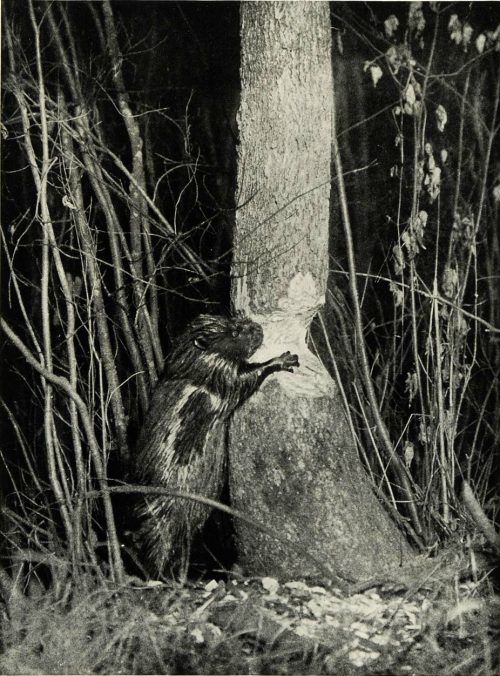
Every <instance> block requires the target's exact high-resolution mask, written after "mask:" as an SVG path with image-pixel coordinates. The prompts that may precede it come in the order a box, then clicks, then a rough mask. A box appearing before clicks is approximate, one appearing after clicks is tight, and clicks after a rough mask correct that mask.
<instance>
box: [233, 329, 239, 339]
mask: <svg viewBox="0 0 500 676" xmlns="http://www.w3.org/2000/svg"><path fill="white" fill-rule="evenodd" d="M238 334H239V331H238V330H237V329H234V331H233V332H232V334H231V335H232V336H233V338H237V337H238Z"/></svg>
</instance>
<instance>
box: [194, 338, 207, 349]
mask: <svg viewBox="0 0 500 676" xmlns="http://www.w3.org/2000/svg"><path fill="white" fill-rule="evenodd" d="M193 342H194V344H195V346H196V347H197V348H198V349H199V350H208V347H209V343H208V341H207V339H206V338H203V336H198V337H197V338H195V339H194V341H193Z"/></svg>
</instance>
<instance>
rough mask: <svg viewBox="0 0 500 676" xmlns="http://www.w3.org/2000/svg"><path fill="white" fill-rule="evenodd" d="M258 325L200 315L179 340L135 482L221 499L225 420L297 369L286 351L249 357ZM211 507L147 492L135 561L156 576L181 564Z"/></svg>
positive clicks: (257, 342)
mask: <svg viewBox="0 0 500 676" xmlns="http://www.w3.org/2000/svg"><path fill="white" fill-rule="evenodd" d="M263 336H264V334H263V330H262V327H261V326H260V324H257V323H256V322H254V321H252V320H251V319H249V318H248V317H246V316H244V315H243V314H241V313H238V314H234V315H232V316H230V317H223V316H214V315H206V314H203V315H200V316H199V317H197V318H196V319H195V320H194V321H192V322H191V323H190V324H189V326H188V327H187V329H186V331H185V332H184V333H183V334H182V335H181V336H180V338H179V339H178V340H177V342H176V344H175V346H174V349H173V351H172V353H171V354H170V356H169V357H168V359H167V361H166V363H165V369H164V373H163V375H162V377H161V379H160V381H159V383H158V385H157V387H156V389H155V391H154V393H153V396H152V399H151V403H150V407H149V410H148V412H147V414H146V418H145V421H144V424H143V426H142V428H141V431H140V434H139V438H138V443H137V447H136V453H135V458H134V469H133V474H134V480H135V482H137V483H140V484H142V485H146V486H161V487H165V488H169V489H171V490H173V491H182V492H186V493H196V494H198V495H201V496H204V497H207V498H211V499H214V500H218V499H219V497H220V494H221V492H222V488H223V486H224V481H225V470H226V444H225V429H226V423H227V421H228V420H229V418H230V416H231V415H232V414H233V413H234V411H235V410H236V409H237V408H238V406H240V405H241V404H242V403H243V402H244V401H246V400H247V399H248V398H249V397H251V396H252V394H253V393H254V392H256V391H257V389H258V388H259V387H260V386H261V385H262V383H263V382H264V380H265V379H266V378H267V377H268V376H269V375H271V374H272V373H275V372H277V371H290V372H292V373H293V367H295V366H299V360H298V357H297V355H294V354H291V353H290V352H285V353H283V354H282V355H280V356H279V357H275V358H274V359H270V360H269V361H266V362H264V363H250V362H249V361H248V359H249V358H250V357H251V356H252V355H253V354H254V352H255V351H256V350H257V349H258V348H259V347H260V346H261V345H262V341H263ZM211 511H212V509H211V508H210V507H208V506H206V505H203V504H201V503H199V502H195V501H192V500H187V499H184V498H180V497H175V496H165V495H152V494H151V495H147V496H144V497H141V498H140V499H139V500H138V501H137V504H136V506H135V509H134V512H135V517H136V519H137V520H138V524H139V525H138V529H137V531H136V534H135V538H134V539H136V540H137V541H138V542H139V547H140V559H141V561H142V563H143V564H144V565H145V567H146V570H147V571H148V573H149V574H150V575H152V576H154V577H159V576H161V575H164V574H166V573H167V572H171V571H175V569H177V570H178V569H179V568H180V566H181V564H184V565H186V562H187V561H188V559H189V551H190V547H191V542H192V540H193V537H194V536H195V535H196V534H197V533H198V532H199V531H200V530H201V528H202V526H203V525H204V523H205V521H206V520H207V518H208V516H209V514H210V512H211Z"/></svg>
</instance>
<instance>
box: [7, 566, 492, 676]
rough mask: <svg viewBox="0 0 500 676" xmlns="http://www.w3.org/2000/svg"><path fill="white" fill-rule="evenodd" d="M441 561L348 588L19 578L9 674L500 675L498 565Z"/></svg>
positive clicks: (12, 606)
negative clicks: (22, 586) (24, 586)
mask: <svg viewBox="0 0 500 676" xmlns="http://www.w3.org/2000/svg"><path fill="white" fill-rule="evenodd" d="M470 560H471V559H470V556H469V561H470ZM427 561H429V560H427ZM443 561H444V562H443ZM443 561H441V562H438V564H437V565H435V560H432V561H431V562H430V563H428V567H427V568H426V566H423V569H425V570H422V575H420V576H419V577H418V579H416V578H415V584H411V583H410V584H409V583H408V577H406V578H401V580H402V581H401V580H400V581H399V582H398V581H395V580H394V579H392V580H391V578H390V577H387V578H386V579H385V580H381V581H378V582H374V584H373V586H371V587H370V588H365V589H363V591H358V592H357V593H351V594H350V595H347V594H346V593H345V592H342V591H340V590H339V589H336V588H335V587H334V586H331V585H329V584H328V583H327V582H323V584H319V583H318V582H311V581H309V582H307V581H304V580H297V581H292V582H286V583H280V582H279V581H278V580H276V579H274V578H252V579H248V578H246V579H245V578H239V579H229V581H228V580H227V579H226V581H218V582H217V581H215V580H211V581H208V582H207V581H206V580H205V581H204V582H199V583H193V582H188V583H185V584H183V585H180V584H163V583H159V582H150V583H144V582H141V581H140V580H138V579H137V578H128V581H127V584H126V585H124V586H121V587H117V586H116V585H114V586H112V585H111V583H103V582H102V581H101V582H100V583H99V585H95V584H94V588H93V590H92V591H89V587H88V585H86V589H85V585H83V586H82V585H81V584H80V585H75V584H74V582H72V581H69V580H68V579H66V581H65V582H63V581H59V582H58V584H56V585H52V587H51V589H50V590H46V589H45V588H44V587H42V585H40V584H33V582H32V584H31V585H30V588H29V589H28V590H26V592H24V593H20V592H19V590H17V591H16V587H15V586H14V587H13V588H12V590H11V594H10V597H9V599H8V600H7V601H5V600H4V602H3V603H2V608H1V610H2V616H3V617H2V625H3V631H2V634H3V639H2V643H3V646H2V657H1V658H0V667H1V669H0V673H2V674H337V675H339V676H340V675H342V674H346V675H357V674H365V675H367V674H385V675H392V674H394V675H400V676H403V675H404V676H406V675H408V676H411V675H412V674H413V675H415V676H417V675H422V676H423V675H431V674H436V675H437V674H443V675H446V676H448V675H449V676H451V675H457V676H461V675H466V674H467V675H468V674H471V675H478V674H484V675H485V676H493V675H495V674H498V673H499V649H500V645H499V637H500V599H499V597H498V595H497V593H496V592H495V591H494V589H493V580H492V574H491V566H490V573H488V572H484V571H481V570H480V568H481V567H480V566H478V565H477V562H476V561H475V560H474V559H473V560H472V563H473V569H472V571H470V572H471V574H470V575H464V574H463V571H464V566H463V563H464V562H463V560H462V561H461V563H460V564H459V565H456V561H455V562H454V563H453V565H450V559H449V557H448V559H447V560H446V561H447V563H446V561H445V560H443Z"/></svg>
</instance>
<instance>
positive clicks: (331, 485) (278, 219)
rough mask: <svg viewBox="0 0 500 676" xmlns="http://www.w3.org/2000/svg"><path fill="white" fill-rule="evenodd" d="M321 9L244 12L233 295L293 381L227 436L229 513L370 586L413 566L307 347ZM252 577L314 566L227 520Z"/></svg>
mask: <svg viewBox="0 0 500 676" xmlns="http://www.w3.org/2000/svg"><path fill="white" fill-rule="evenodd" d="M330 32H331V27H330V18H329V5H328V3H326V2H272V3H271V2H270V3H267V2H245V3H242V4H241V47H242V56H241V82H242V96H241V107H240V111H239V115H238V125H239V134H240V145H239V158H238V159H239V163H238V165H239V166H238V202H239V204H240V205H242V206H241V207H240V208H239V209H238V210H237V212H236V230H235V240H234V253H233V268H232V275H233V281H232V292H233V299H234V303H235V306H236V307H237V308H238V309H243V310H245V311H246V313H247V314H248V315H249V316H250V317H252V318H253V319H254V320H256V321H258V322H259V323H260V324H262V326H263V329H264V344H263V346H262V348H261V349H260V350H258V351H257V353H256V354H255V355H254V357H253V359H255V360H256V361H265V360H266V359H269V358H272V357H275V356H277V355H279V354H281V353H282V352H284V351H286V350H290V351H291V352H292V353H296V354H298V355H299V359H300V368H298V369H296V372H295V373H293V374H291V373H280V374H277V375H274V376H271V377H270V378H269V379H268V381H267V382H266V383H265V384H264V386H263V387H262V389H261V390H260V392H258V393H257V394H256V395H255V396H254V397H253V398H252V399H250V400H249V401H248V402H247V403H246V404H245V405H244V406H243V407H242V408H241V409H240V410H239V411H238V412H237V414H236V416H235V418H234V420H233V423H232V425H231V429H230V433H229V472H230V475H229V476H230V492H231V502H232V505H233V506H234V507H235V508H237V509H238V510H241V511H243V512H245V513H246V514H248V516H250V517H252V518H253V519H255V520H257V521H260V522H261V523H263V524H265V525H267V526H272V527H274V528H275V529H276V533H277V534H278V535H280V536H281V537H282V538H283V537H285V538H286V539H288V540H289V541H290V542H293V543H295V544H297V545H298V546H299V548H300V549H302V550H308V551H309V552H310V554H311V555H313V556H314V557H315V558H316V559H320V560H321V561H323V562H324V564H325V566H327V567H328V568H329V570H331V572H332V573H333V574H335V575H340V576H341V577H344V578H348V579H360V578H365V577H370V576H372V575H374V574H376V573H378V572H379V571H380V570H381V569H384V568H386V567H388V566H390V565H396V564H398V563H399V562H400V561H403V560H405V559H406V558H407V557H408V556H409V555H410V550H409V547H408V544H407V542H406V539H405V537H404V535H403V534H402V533H400V532H399V531H398V529H397V528H396V526H395V525H394V523H393V522H392V521H391V519H390V518H389V517H388V515H387V513H386V512H385V511H384V508H383V507H382V506H381V504H380V503H379V501H378V500H377V499H376V497H375V495H374V492H373V489H372V486H371V483H370V481H369V479H368V476H367V474H366V473H365V471H364V470H363V467H362V465H361V463H360V460H359V458H358V454H357V450H356V448H355V445H354V443H353V440H352V437H351V434H350V430H349V427H348V424H347V420H346V417H345V413H344V410H343V406H342V402H341V398H340V395H339V393H338V391H337V387H336V385H335V383H334V382H333V380H332V379H331V378H330V376H329V374H328V373H327V371H326V369H325V368H324V366H323V365H322V364H321V363H320V361H319V360H318V359H317V358H316V357H315V356H314V355H313V354H312V353H311V352H310V350H309V348H308V346H307V332H308V329H309V326H310V324H311V321H312V319H313V318H314V316H315V314H316V313H317V312H318V311H319V309H320V308H321V307H322V305H323V304H324V294H325V290H326V283H327V276H328V224H329V200H330V180H331V139H332V110H333V108H332V107H333V89H332V64H331V35H330ZM236 529H237V542H238V552H239V560H240V563H241V564H242V566H243V568H244V569H245V571H246V572H247V573H249V574H258V575H263V574H265V575H277V576H279V577H294V576H297V575H313V574H315V573H318V572H319V571H318V567H317V565H316V564H315V563H314V561H312V559H310V558H309V556H308V555H307V553H306V554H299V553H297V552H298V550H297V549H293V548H291V547H290V548H288V547H286V546H285V545H284V544H282V542H278V541H277V540H274V539H273V538H272V537H270V536H269V535H268V534H267V533H263V532H261V531H259V530H257V529H255V528H254V527H252V526H250V525H248V524H245V523H243V522H237V523H236Z"/></svg>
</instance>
